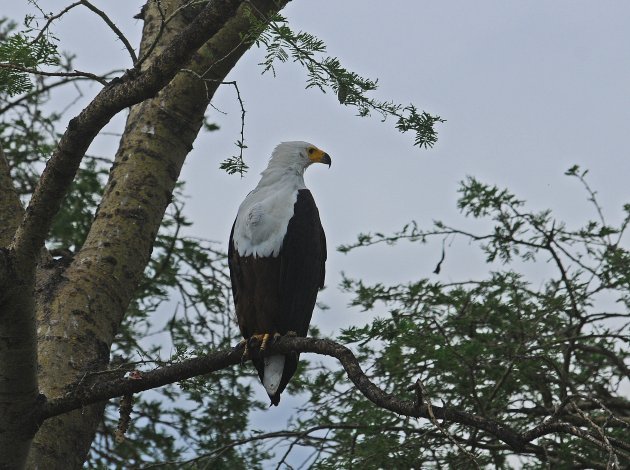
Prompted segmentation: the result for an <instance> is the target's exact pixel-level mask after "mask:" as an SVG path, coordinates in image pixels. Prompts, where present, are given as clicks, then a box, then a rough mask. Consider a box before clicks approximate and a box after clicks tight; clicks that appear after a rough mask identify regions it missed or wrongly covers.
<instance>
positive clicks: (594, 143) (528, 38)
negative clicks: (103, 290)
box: [3, 0, 630, 418]
mask: <svg viewBox="0 0 630 470" xmlns="http://www.w3.org/2000/svg"><path fill="white" fill-rule="evenodd" d="M6 3H9V2H7V1H5V5H4V8H3V14H7V15H10V16H14V17H17V18H19V17H21V16H22V15H23V12H24V11H25V9H27V8H28V4H27V2H26V1H23V2H19V1H12V2H10V3H9V5H6ZM66 3H67V2H65V1H59V0H55V1H43V0H42V1H41V6H42V7H43V8H44V9H46V10H51V11H58V10H59V9H60V8H61V7H62V6H64V5H65V4H66ZM95 3H96V4H97V5H98V6H99V7H101V8H103V9H104V10H106V11H107V12H108V13H110V14H111V15H112V17H113V18H115V21H116V22H117V24H118V25H119V26H120V27H121V28H122V29H123V30H124V31H125V32H126V33H127V34H128V36H129V37H130V38H132V40H131V42H132V44H137V43H138V37H139V33H140V29H141V23H140V22H139V21H137V20H133V19H132V16H133V15H134V14H135V13H137V11H139V8H140V5H141V4H142V3H143V2H142V1H114V2H112V1H109V2H108V1H96V2H95ZM283 14H284V15H286V16H287V17H288V18H289V20H290V23H291V26H292V27H293V28H294V29H296V30H299V29H303V30H305V31H308V32H310V33H313V34H315V35H316V36H318V37H320V38H321V39H323V40H324V41H325V42H326V44H327V45H328V50H329V54H330V55H333V56H337V57H339V58H340V59H341V61H342V64H345V65H346V66H347V67H348V68H350V69H352V70H354V71H356V72H358V73H359V74H362V75H365V76H369V77H371V78H378V79H379V83H380V89H379V90H378V91H377V92H376V93H375V95H376V96H377V97H379V98H381V99H392V100H394V101H396V102H400V103H403V104H406V103H414V104H416V105H417V106H418V107H419V108H420V109H422V110H426V111H429V112H430V113H433V114H439V115H441V116H442V117H443V118H445V119H447V122H446V123H445V124H443V125H441V126H439V130H440V140H439V142H438V144H437V145H436V147H435V148H434V149H430V150H419V149H417V148H415V147H413V146H412V142H413V136H411V135H401V134H399V133H398V132H397V131H395V130H394V122H393V121H388V122H385V123H381V122H380V119H379V117H378V116H374V117H372V118H358V117H355V116H354V114H355V113H354V110H353V109H351V108H345V107H343V106H341V105H339V103H338V102H337V100H336V98H335V97H334V96H333V95H330V94H328V95H322V94H321V93H320V92H319V91H317V90H314V89H311V90H305V89H304V84H305V81H304V77H305V73H304V71H303V70H301V69H300V68H299V67H298V66H296V65H294V64H291V63H289V64H284V65H279V66H278V67H277V73H278V75H277V77H275V78H274V77H273V76H272V75H271V74H267V75H264V76H261V75H260V72H261V71H262V69H261V68H260V67H259V66H257V63H259V62H260V61H261V60H262V57H263V54H264V51H261V50H256V49H254V50H251V51H250V52H248V53H247V55H246V56H245V57H244V58H243V60H241V61H240V62H239V64H238V65H237V67H236V68H235V69H234V70H233V72H232V73H231V74H230V76H229V77H228V79H229V80H237V81H238V83H239V88H240V91H241V93H242V96H243V99H244V101H245V107H246V109H247V116H246V130H245V138H246V144H247V145H248V146H249V148H248V149H247V151H246V153H245V157H246V160H247V163H248V164H249V165H250V167H251V169H250V172H249V173H248V175H247V176H246V177H245V178H242V179H241V178H239V177H237V176H228V175H226V174H224V173H222V172H221V171H219V170H218V165H219V162H220V161H222V160H223V159H225V158H226V157H227V156H230V155H232V154H233V153H234V152H235V147H234V142H235V141H236V140H237V139H238V138H239V132H240V129H239V127H240V108H239V105H238V102H237V101H236V97H235V94H234V89H233V88H231V87H224V88H223V89H221V90H220V91H219V92H218V93H217V96H216V99H215V102H214V104H215V106H216V107H217V108H218V109H220V110H221V111H223V112H226V113H227V115H224V114H222V113H220V112H218V111H216V110H214V109H209V111H208V115H209V117H210V119H211V120H213V121H216V122H217V123H218V124H219V125H220V126H221V130H220V131H219V132H214V133H209V134H208V133H205V134H202V135H201V136H200V138H199V139H198V140H197V142H196V143H195V148H194V150H193V152H192V153H191V155H190V156H189V158H188V161H187V163H186V165H185V168H184V171H183V174H182V177H183V179H184V180H185V181H187V187H186V188H187V189H186V193H187V194H188V196H189V197H190V200H189V202H188V206H187V213H188V215H189V216H190V217H191V218H192V219H193V220H194V223H195V225H194V227H193V228H192V231H193V232H194V234H196V235H198V236H202V237H206V238H211V239H215V240H225V241H226V242H227V237H228V234H229V229H230V227H231V224H232V222H233V219H234V216H235V214H236V210H237V207H238V205H239V204H240V202H241V200H242V199H243V198H244V196H245V195H246V194H247V193H248V192H249V191H250V190H251V189H252V188H253V187H254V186H255V184H256V182H257V181H258V178H259V173H260V172H261V171H262V170H263V169H264V167H265V165H266V162H267V159H268V157H269V155H270V153H271V150H272V149H273V147H274V146H275V145H276V144H277V143H279V142H281V141H284V140H307V141H310V142H312V143H314V144H316V145H318V146H319V147H321V148H323V149H325V150H326V151H327V152H328V153H329V154H330V155H331V157H332V159H333V165H332V167H331V169H327V168H326V167H324V166H315V167H311V168H310V169H309V170H308V172H307V175H306V182H307V185H308V186H309V187H310V189H311V191H312V192H313V194H314V196H315V199H316V201H317V203H318V206H319V209H320V213H321V218H322V221H323V224H324V228H325V230H326V233H327V238H328V246H329V261H328V265H327V271H328V281H327V285H328V289H326V290H325V291H324V292H323V293H322V294H321V295H320V300H321V301H322V302H324V303H326V304H328V305H330V306H331V307H332V308H331V309H330V310H329V311H326V312H317V313H316V314H315V316H314V318H313V322H314V323H315V324H317V325H319V326H320V327H321V328H322V329H323V330H324V331H325V332H328V333H331V332H333V331H334V330H335V329H336V328H338V327H339V326H340V325H350V324H362V323H364V322H365V320H366V318H365V316H364V315H363V314H361V313H359V312H356V311H352V310H349V309H347V308H346V307H345V306H346V304H347V302H348V298H347V297H345V296H343V295H341V294H340V293H339V291H338V290H337V284H338V282H339V280H340V276H339V273H340V271H342V270H343V271H345V272H346V273H347V274H348V275H350V276H351V277H363V278H365V279H367V280H368V281H385V282H390V281H391V282H394V281H406V280H410V279H413V278H419V277H423V276H433V275H432V274H431V272H432V270H433V269H434V267H435V264H436V262H437V261H438V259H439V254H440V253H439V244H435V245H432V246H419V245H401V246H400V247H397V248H387V247H379V248H373V249H369V250H364V251H362V252H357V253H356V254H350V255H345V256H344V255H340V254H338V253H337V252H336V251H335V247H336V246H338V245H339V244H341V243H348V242H351V241H352V240H354V239H355V237H356V235H357V234H358V233H359V232H365V231H383V232H389V231H393V230H397V229H399V228H400V227H401V226H402V225H404V224H405V223H406V222H408V221H410V220H412V219H414V220H417V221H418V222H419V223H421V224H424V225H426V226H428V225H429V224H430V223H431V221H432V220H434V219H441V220H444V221H446V222H448V223H450V224H452V225H457V224H460V223H464V222H463V218H462V216H460V215H459V214H458V212H457V210H456V208H455V200H456V198H457V194H456V189H457V187H458V182H459V181H461V180H462V179H463V178H465V177H466V176H467V175H473V176H476V177H478V178H480V179H482V180H484V181H486V182H491V183H494V184H497V185H499V186H507V187H509V188H510V189H511V190H512V191H514V192H515V193H516V194H517V195H518V196H519V197H521V198H524V199H526V200H528V201H529V202H530V204H531V206H532V207H533V208H536V209H539V210H540V209H544V208H552V209H554V210H555V211H557V214H558V216H559V217H561V218H565V219H566V220H568V221H569V222H574V223H576V224H581V223H583V222H585V221H586V220H588V219H593V218H595V215H594V213H593V212H592V210H591V209H590V208H589V207H588V205H587V204H586V202H585V200H586V194H585V193H584V192H583V191H582V190H581V188H580V187H579V186H578V184H577V183H576V182H575V181H574V180H573V179H569V178H567V177H564V176H563V173H564V171H565V170H566V169H567V168H569V167H570V166H571V165H573V164H575V163H577V164H579V165H581V166H582V167H583V168H588V169H590V170H591V171H590V178H589V180H590V182H591V184H592V186H593V187H594V188H595V189H597V190H598V191H599V196H600V199H601V202H602V205H603V207H604V208H605V210H606V211H607V213H608V214H609V215H610V216H611V221H612V222H614V221H618V220H619V219H620V217H621V206H622V204H623V203H624V202H629V201H630V185H628V177H629V176H630V142H629V140H628V135H629V134H630V132H629V125H630V99H629V97H630V36H629V34H628V24H630V3H628V2H626V1H599V2H594V1H585V0H554V1H549V0H529V1H526V2H525V1H517V0H476V1H474V2H471V1H469V0H458V1H448V0H443V1H440V2H429V1H418V0H398V1H396V2H382V1H373V0H344V1H339V0H318V1H312V0H294V1H292V2H291V3H290V4H289V6H288V7H287V8H286V9H285V10H284V12H283ZM54 31H55V33H56V34H57V35H58V36H59V37H60V39H61V48H62V49H66V50H70V51H73V52H75V53H77V61H76V67H77V68H78V69H81V70H88V71H92V72H102V71H105V70H108V69H109V68H117V67H121V66H124V67H128V66H129V65H130V63H129V60H128V57H126V55H125V54H126V53H125V51H124V49H123V48H122V45H121V44H120V42H118V41H117V40H115V38H114V37H113V35H112V34H111V33H110V32H109V31H108V30H107V28H106V27H105V26H104V25H103V24H102V23H101V22H100V20H99V19H98V18H96V17H95V16H94V15H89V14H87V12H85V11H83V12H79V11H73V12H71V13H70V14H69V15H68V17H67V18H66V19H64V20H62V21H61V22H59V23H58V24H57V25H56V27H55V29H54ZM84 92H85V97H86V99H89V98H90V97H91V96H93V95H94V94H95V92H96V87H91V88H84ZM72 93H73V92H72V91H68V95H67V96H71V95H72ZM68 99H69V98H68ZM75 109H77V110H78V108H75ZM70 117H71V115H68V116H67V118H68V119H69V118H70ZM122 122H123V121H122V119H121V118H118V119H116V120H114V121H113V122H112V124H111V125H110V126H109V127H108V130H109V131H116V130H119V129H120V126H121V123H122ZM116 143H117V139H116V138H112V137H101V138H98V139H97V141H96V142H95V145H94V147H93V151H94V152H96V153H100V154H109V155H111V154H113V153H114V152H115V148H116ZM462 245H464V246H462V247H456V248H454V249H453V252H452V253H450V254H448V256H447V259H446V262H445V264H444V265H443V269H442V273H441V274H440V279H443V280H449V279H459V278H461V277H462V276H466V275H470V274H479V273H483V272H484V271H485V270H486V269H487V268H486V267H485V266H484V265H483V263H482V260H483V257H482V256H481V255H480V254H479V253H478V251H474V250H472V249H468V248H467V247H466V246H465V244H463V243H462ZM267 413H269V415H268V416H267V417H268V418H269V417H272V418H280V417H282V416H283V413H286V411H284V412H283V410H282V407H280V409H274V410H269V411H268V412H267Z"/></svg>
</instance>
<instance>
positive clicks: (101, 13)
mask: <svg viewBox="0 0 630 470" xmlns="http://www.w3.org/2000/svg"><path fill="white" fill-rule="evenodd" d="M79 3H81V5H83V6H85V7H86V8H88V9H89V10H91V11H93V12H94V13H96V14H97V15H98V16H100V17H101V18H102V20H103V21H104V22H105V23H106V24H107V26H109V28H110V29H111V30H112V31H113V32H114V34H115V35H116V36H118V39H120V41H121V42H122V43H123V44H124V45H125V49H127V52H129V56H130V57H131V61H132V62H133V63H134V64H135V63H136V62H137V61H138V57H137V56H136V52H135V51H134V50H133V47H131V44H129V41H128V40H127V38H126V37H125V35H124V34H123V33H122V31H121V30H120V29H118V26H116V25H115V24H114V22H113V21H112V20H111V19H110V18H109V16H107V14H106V13H105V12H104V11H103V10H99V9H98V8H96V7H95V6H94V5H92V4H91V3H90V2H88V1H87V0H81V1H80V2H79Z"/></svg>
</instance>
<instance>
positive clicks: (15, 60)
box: [0, 18, 60, 96]
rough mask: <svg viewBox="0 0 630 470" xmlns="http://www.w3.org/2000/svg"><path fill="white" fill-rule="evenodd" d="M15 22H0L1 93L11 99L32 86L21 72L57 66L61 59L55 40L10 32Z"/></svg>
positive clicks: (25, 73) (26, 74) (25, 74)
mask: <svg viewBox="0 0 630 470" xmlns="http://www.w3.org/2000/svg"><path fill="white" fill-rule="evenodd" d="M15 27H16V25H15V23H12V22H8V21H7V20H6V18H5V19H3V20H1V21H0V28H1V29H0V92H2V93H6V94H7V95H8V96H14V95H17V94H20V93H25V92H27V91H29V90H30V89H31V88H32V86H33V84H32V82H31V80H30V78H29V76H28V73H27V72H26V71H24V69H36V68H38V67H39V66H41V65H59V64H60V56H59V53H58V51H57V46H56V44H55V43H54V42H53V41H54V38H53V37H51V36H47V35H38V36H35V37H32V36H31V35H30V34H29V33H30V31H28V30H27V31H23V32H22V31H21V32H18V33H13V32H12V30H14V29H15Z"/></svg>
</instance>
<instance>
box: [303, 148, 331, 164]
mask: <svg viewBox="0 0 630 470" xmlns="http://www.w3.org/2000/svg"><path fill="white" fill-rule="evenodd" d="M308 158H309V159H310V160H311V162H313V163H325V164H327V165H328V167H329V168H330V164H331V163H332V160H331V159H330V155H328V154H327V153H326V152H324V151H323V150H320V149H318V148H315V147H311V148H309V149H308Z"/></svg>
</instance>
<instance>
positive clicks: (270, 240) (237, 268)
mask: <svg viewBox="0 0 630 470" xmlns="http://www.w3.org/2000/svg"><path fill="white" fill-rule="evenodd" d="M312 163H326V164H328V166H330V164H331V160H330V156H329V155H328V154H327V153H326V152H324V151H322V150H320V149H318V148H317V147H315V146H314V145H312V144H309V143H308V142H283V143H281V144H280V145H278V146H277V147H276V148H275V149H274V151H273V153H272V154H271V159H270V160H269V164H268V165H267V169H266V170H265V171H263V172H262V173H261V175H262V177H261V178H260V182H259V183H258V186H256V188H255V189H254V190H253V191H252V192H250V193H249V194H248V195H247V197H246V198H245V200H244V201H243V203H242V204H241V205H240V207H239V208H238V213H237V214H236V220H235V221H234V225H233V226H232V233H231V234H230V244H229V248H228V263H229V266H230V278H231V280H232V294H233V295H234V304H235V306H236V318H237V320H238V326H239V328H240V330H241V334H242V335H243V338H244V342H245V353H244V357H245V356H246V355H247V354H249V350H248V347H247V344H248V343H249V341H250V339H251V338H256V339H258V340H259V341H260V342H261V343H260V348H259V351H258V352H256V351H253V352H252V354H251V357H252V361H253V362H254V365H255V366H256V369H257V370H258V375H259V376H260V380H261V381H262V383H263V385H264V386H265V389H266V391H267V394H268V395H269V398H270V399H271V403H272V404H273V405H278V402H279V401H280V394H281V393H282V391H283V390H284V389H285V387H286V386H287V383H288V382H289V380H290V379H291V377H292V376H293V374H295V371H296V369H297V364H298V357H299V355H298V354H296V353H292V354H285V355H272V356H265V355H264V354H261V353H264V350H265V348H266V346H267V344H268V341H269V339H270V338H275V337H277V336H278V335H286V334H289V335H297V336H302V337H304V336H306V334H307V332H308V326H309V323H310V321H311V316H312V314H313V308H314V307H315V299H316V297H317V291H318V290H319V289H321V288H322V287H323V286H324V274H325V266H324V265H325V262H326V237H325V235H324V229H323V228H322V224H321V222H320V220H319V212H318V210H317V206H316V205H315V201H314V199H313V196H312V195H311V192H310V191H309V190H308V189H307V188H306V185H305V184H304V171H305V170H306V168H308V166H309V165H311V164H312Z"/></svg>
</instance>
